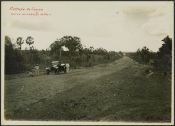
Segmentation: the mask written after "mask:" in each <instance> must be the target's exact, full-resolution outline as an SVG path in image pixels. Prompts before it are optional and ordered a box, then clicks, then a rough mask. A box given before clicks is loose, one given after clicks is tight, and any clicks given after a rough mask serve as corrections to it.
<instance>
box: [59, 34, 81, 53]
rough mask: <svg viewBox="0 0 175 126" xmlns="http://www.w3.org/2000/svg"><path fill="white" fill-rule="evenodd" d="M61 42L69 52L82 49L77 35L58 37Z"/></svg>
mask: <svg viewBox="0 0 175 126" xmlns="http://www.w3.org/2000/svg"><path fill="white" fill-rule="evenodd" d="M60 41H61V42H63V43H64V44H65V46H66V47H67V48H68V49H69V54H72V55H74V54H75V53H76V52H79V51H80V50H82V48H83V47H82V44H81V41H80V38H79V37H76V36H74V37H72V36H64V37H62V38H61V39H60Z"/></svg>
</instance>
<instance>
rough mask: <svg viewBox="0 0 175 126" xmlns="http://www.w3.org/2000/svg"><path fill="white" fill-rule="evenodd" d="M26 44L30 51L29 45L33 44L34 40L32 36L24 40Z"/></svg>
mask: <svg viewBox="0 0 175 126" xmlns="http://www.w3.org/2000/svg"><path fill="white" fill-rule="evenodd" d="M26 43H27V44H28V45H29V48H30V50H31V49H32V47H31V45H32V44H33V43H34V38H33V37H32V36H28V37H27V39H26Z"/></svg>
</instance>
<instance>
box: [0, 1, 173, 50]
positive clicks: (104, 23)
mask: <svg viewBox="0 0 175 126" xmlns="http://www.w3.org/2000/svg"><path fill="white" fill-rule="evenodd" d="M1 6H2V9H1V12H2V18H1V23H2V32H3V35H8V36H9V37H11V38H12V40H13V42H16V38H17V37H19V36H21V37H23V38H24V39H26V37H27V36H32V37H34V40H35V43H34V47H35V48H37V49H46V48H48V47H49V46H50V44H51V43H52V42H54V41H55V40H56V39H59V38H61V37H63V36H64V35H71V36H77V37H80V38H81V42H82V44H83V45H85V46H86V47H89V46H93V47H94V48H100V47H102V48H105V49H107V50H114V51H136V50H137V49H138V48H142V47H143V46H147V47H148V48H149V49H150V50H152V51H157V50H158V48H159V47H160V46H161V45H162V42H161V40H162V39H163V38H164V37H165V36H166V35H169V36H170V37H171V38H174V34H173V33H174V29H173V28H174V24H173V23H174V21H173V20H174V17H173V16H174V12H173V10H174V9H173V2H167V1H164V2H163V1H162V2H143V1H142V2H133V1H132V2H128V1H125V2H119V1H109V2H107V1H106V2H100V1H99V2H90V1H82V2H80V1H79V2H75V1H72V2H70V1H69V2H63V1H62V2H34V1H32V2H19V1H18V2H17V1H16V2H2V4H1ZM11 7H13V8H32V7H33V8H41V9H43V11H44V12H47V13H49V15H48V16H31V15H30V16H29V15H28V16H27V15H11V12H14V11H12V10H10V8H11ZM16 12H19V11H16ZM31 12H34V11H31ZM19 13H29V12H28V11H25V12H24V11H20V12H19ZM25 47H26V44H25V45H23V49H24V48H25Z"/></svg>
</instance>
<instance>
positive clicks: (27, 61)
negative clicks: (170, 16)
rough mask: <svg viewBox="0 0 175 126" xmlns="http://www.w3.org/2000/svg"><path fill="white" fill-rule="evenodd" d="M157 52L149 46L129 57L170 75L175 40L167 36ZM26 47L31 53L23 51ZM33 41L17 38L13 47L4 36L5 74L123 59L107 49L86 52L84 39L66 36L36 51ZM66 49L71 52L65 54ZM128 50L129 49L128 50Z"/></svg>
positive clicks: (120, 55) (85, 65)
mask: <svg viewBox="0 0 175 126" xmlns="http://www.w3.org/2000/svg"><path fill="white" fill-rule="evenodd" d="M162 41H163V44H162V46H161V47H160V48H159V51H158V52H152V51H150V50H149V48H147V47H146V46H145V47H143V48H142V49H138V50H137V52H134V53H127V56H129V57H130V58H132V59H134V60H136V61H137V62H139V63H142V64H148V65H151V66H152V67H153V68H154V70H156V71H162V72H164V74H167V73H170V72H171V65H172V64H171V62H172V39H171V38H170V37H169V36H166V37H165V38H164V39H163V40H162ZM24 43H26V44H28V46H29V49H25V50H22V46H23V44H24ZM34 43H35V41H34V38H33V37H32V36H28V37H27V38H26V39H24V38H22V37H18V38H17V39H16V43H15V44H14V43H12V41H11V38H10V37H9V36H5V73H6V74H16V73H22V72H26V71H30V70H31V69H32V67H33V66H34V65H35V64H39V65H40V68H41V69H43V70H44V68H45V67H46V66H48V65H50V63H51V61H53V60H59V61H61V62H63V63H69V64H70V67H71V68H72V69H76V68H80V67H91V66H94V65H97V64H102V63H109V62H112V61H115V60H117V59H120V58H122V57H123V55H124V54H123V53H122V52H121V51H119V52H116V51H107V50H106V49H104V48H97V49H94V47H92V46H91V47H89V48H85V47H83V45H82V44H81V39H80V38H79V37H76V36H63V37H62V38H60V39H57V40H56V41H54V42H53V43H52V44H51V45H50V47H49V49H48V50H47V49H46V50H37V49H35V48H34V46H33V45H34ZM63 47H65V48H67V49H68V50H67V51H65V50H64V49H63ZM126 48H127V47H126Z"/></svg>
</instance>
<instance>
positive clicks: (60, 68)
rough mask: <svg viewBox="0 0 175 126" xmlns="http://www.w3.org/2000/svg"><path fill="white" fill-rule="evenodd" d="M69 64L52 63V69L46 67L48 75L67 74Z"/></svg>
mask: <svg viewBox="0 0 175 126" xmlns="http://www.w3.org/2000/svg"><path fill="white" fill-rule="evenodd" d="M67 66H69V65H68V64H65V63H61V62H60V61H52V62H51V66H50V67H46V73H47V74H50V72H55V74H59V73H61V72H63V73H67Z"/></svg>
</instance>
